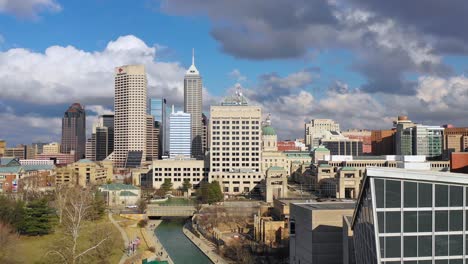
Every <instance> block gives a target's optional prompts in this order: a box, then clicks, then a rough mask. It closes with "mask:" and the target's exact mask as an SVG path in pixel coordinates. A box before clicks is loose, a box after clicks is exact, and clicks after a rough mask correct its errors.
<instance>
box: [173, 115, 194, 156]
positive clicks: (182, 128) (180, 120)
mask: <svg viewBox="0 0 468 264" xmlns="http://www.w3.org/2000/svg"><path fill="white" fill-rule="evenodd" d="M172 110H173V111H172V113H171V115H170V117H169V155H170V157H171V158H175V157H177V156H180V157H184V158H190V156H191V152H190V149H191V148H190V146H191V143H192V140H191V139H192V136H191V132H192V129H191V124H192V123H191V121H192V120H191V115H190V114H188V113H184V112H181V111H179V112H174V108H173V109H172Z"/></svg>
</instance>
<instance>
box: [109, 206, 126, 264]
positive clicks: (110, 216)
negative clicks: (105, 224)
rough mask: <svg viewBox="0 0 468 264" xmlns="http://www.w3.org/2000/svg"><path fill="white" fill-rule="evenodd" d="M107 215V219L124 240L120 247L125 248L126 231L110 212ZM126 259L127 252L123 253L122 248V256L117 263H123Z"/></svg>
mask: <svg viewBox="0 0 468 264" xmlns="http://www.w3.org/2000/svg"><path fill="white" fill-rule="evenodd" d="M108 217H109V220H110V221H111V222H112V224H113V225H114V226H115V227H116V228H117V229H118V230H119V231H120V234H121V235H122V238H123V240H124V246H123V247H122V248H123V249H125V248H126V247H127V245H128V244H129V240H128V236H127V233H125V231H124V230H123V228H122V227H120V225H119V224H118V223H117V222H116V221H115V220H114V218H113V217H112V213H111V212H109V214H108ZM126 259H127V254H126V253H125V250H124V253H123V254H122V257H121V258H120V261H119V264H124V263H125V260H126Z"/></svg>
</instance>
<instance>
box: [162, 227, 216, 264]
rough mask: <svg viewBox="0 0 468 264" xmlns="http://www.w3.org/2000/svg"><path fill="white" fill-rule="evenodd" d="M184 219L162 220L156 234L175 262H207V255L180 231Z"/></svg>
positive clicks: (199, 263)
mask: <svg viewBox="0 0 468 264" xmlns="http://www.w3.org/2000/svg"><path fill="white" fill-rule="evenodd" d="M184 223H185V220H184V219H170V220H163V221H162V223H161V224H160V225H159V226H158V227H157V228H156V231H155V233H156V236H157V237H158V239H159V241H160V242H161V243H162V244H163V246H164V248H165V249H166V251H167V253H168V254H169V255H170V256H171V258H172V260H173V261H174V263H175V264H185V263H191V264H209V263H212V262H211V261H210V259H208V257H206V256H205V254H203V252H201V251H200V250H199V249H198V247H196V246H195V245H194V244H193V243H192V242H191V241H190V240H189V239H188V238H187V237H186V236H185V235H184V233H183V232H182V227H183V226H184Z"/></svg>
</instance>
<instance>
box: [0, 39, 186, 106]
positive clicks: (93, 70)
mask: <svg viewBox="0 0 468 264" xmlns="http://www.w3.org/2000/svg"><path fill="white" fill-rule="evenodd" d="M155 54H156V48H155V47H150V46H148V45H146V44H145V43H144V42H143V41H142V40H141V39H139V38H137V37H135V36H132V35H128V36H123V37H119V38H118V39H116V40H114V41H110V42H109V43H108V45H107V46H106V48H105V49H104V50H102V51H97V52H87V51H84V50H80V49H78V48H76V47H73V46H66V47H63V46H51V47H49V48H47V49H46V50H45V52H43V53H39V52H33V51H30V50H27V49H23V48H16V49H10V50H7V51H5V52H0V78H1V79H2V99H13V100H21V101H24V102H31V103H36V104H56V103H69V102H73V101H79V102H81V103H83V104H84V105H88V104H90V105H94V104H104V105H107V106H111V105H112V104H113V96H114V81H113V78H114V73H113V71H114V67H117V66H119V65H126V64H143V65H145V67H146V73H147V77H148V94H149V96H162V95H164V96H166V97H168V100H169V101H170V102H171V103H175V104H178V105H180V104H181V103H182V100H183V86H182V85H183V84H182V81H183V76H184V73H185V68H183V67H182V66H181V65H180V64H179V63H177V62H162V61H157V62H156V61H155V58H156V57H155ZM31 91H34V92H31Z"/></svg>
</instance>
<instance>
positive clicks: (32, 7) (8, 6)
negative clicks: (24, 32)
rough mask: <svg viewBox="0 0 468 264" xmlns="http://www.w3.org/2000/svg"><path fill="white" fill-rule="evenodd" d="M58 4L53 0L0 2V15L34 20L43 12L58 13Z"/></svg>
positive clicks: (59, 8) (5, 0)
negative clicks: (6, 14) (7, 14)
mask: <svg viewBox="0 0 468 264" xmlns="http://www.w3.org/2000/svg"><path fill="white" fill-rule="evenodd" d="M61 10H62V7H61V6H60V4H58V3H57V1H55V0H0V13H9V14H13V15H15V16H18V17H27V18H36V17H37V16H38V14H39V13H41V12H43V11H48V12H59V11H61Z"/></svg>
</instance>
